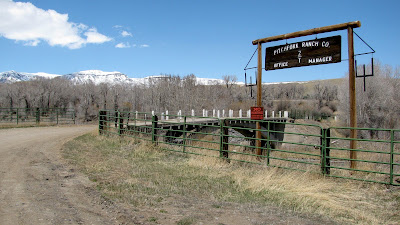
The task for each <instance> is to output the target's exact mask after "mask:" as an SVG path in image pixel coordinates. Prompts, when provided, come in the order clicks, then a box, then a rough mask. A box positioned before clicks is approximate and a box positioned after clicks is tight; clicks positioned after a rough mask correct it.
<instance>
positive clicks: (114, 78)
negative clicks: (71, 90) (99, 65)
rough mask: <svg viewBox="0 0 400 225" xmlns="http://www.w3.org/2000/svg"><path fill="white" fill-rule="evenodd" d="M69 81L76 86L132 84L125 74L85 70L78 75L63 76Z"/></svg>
mask: <svg viewBox="0 0 400 225" xmlns="http://www.w3.org/2000/svg"><path fill="white" fill-rule="evenodd" d="M62 77H63V78H65V79H67V80H71V81H72V82H74V83H75V84H81V83H87V82H93V83H94V84H96V85H97V84H101V83H108V84H121V83H128V84H129V83H132V80H131V79H130V78H129V77H128V76H126V75H125V74H123V73H120V72H117V71H114V72H104V71H101V70H85V71H80V72H76V73H71V74H67V75H64V76H62Z"/></svg>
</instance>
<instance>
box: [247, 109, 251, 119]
mask: <svg viewBox="0 0 400 225" xmlns="http://www.w3.org/2000/svg"><path fill="white" fill-rule="evenodd" d="M247 118H251V110H250V109H249V110H247Z"/></svg>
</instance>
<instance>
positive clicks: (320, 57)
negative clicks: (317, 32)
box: [265, 35, 342, 70]
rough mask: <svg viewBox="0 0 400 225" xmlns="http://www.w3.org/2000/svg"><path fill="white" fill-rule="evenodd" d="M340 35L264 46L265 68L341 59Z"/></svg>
mask: <svg viewBox="0 0 400 225" xmlns="http://www.w3.org/2000/svg"><path fill="white" fill-rule="evenodd" d="M341 45H342V38H341V36H340V35H338V36H333V37H327V38H321V39H314V40H309V41H301V42H296V43H291V44H285V45H279V46H274V47H269V48H266V50H265V70H276V69H284V68H291V67H299V66H312V65H319V64H327V63H337V62H340V61H341V50H342V48H341V47H342V46H341Z"/></svg>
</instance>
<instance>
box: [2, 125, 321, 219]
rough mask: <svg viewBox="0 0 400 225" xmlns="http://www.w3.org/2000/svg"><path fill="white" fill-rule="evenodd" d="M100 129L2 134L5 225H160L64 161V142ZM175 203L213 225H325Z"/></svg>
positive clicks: (237, 208) (277, 214)
mask: <svg viewBox="0 0 400 225" xmlns="http://www.w3.org/2000/svg"><path fill="white" fill-rule="evenodd" d="M95 130H96V126H69V127H36V128H17V129H3V130H0V224H1V225H8V224H156V222H151V221H152V220H151V218H153V217H154V216H155V215H158V214H162V213H161V212H158V211H154V209H153V208H146V207H144V208H138V209H135V208H134V207H131V206H126V205H121V204H117V203H113V202H111V201H108V200H105V199H104V198H102V197H101V195H100V194H99V192H98V191H96V187H95V184H94V182H91V181H90V180H89V179H88V178H87V176H85V175H83V174H82V173H80V172H78V171H74V169H73V167H72V166H70V165H69V164H68V163H66V162H65V161H64V159H63V158H62V156H61V148H62V145H63V144H64V143H65V142H67V141H69V140H72V139H73V138H75V137H77V136H79V135H82V134H84V133H88V132H91V131H93V132H95ZM190 201H191V202H193V200H190ZM171 202H172V203H174V202H176V200H171ZM186 202H187V200H186ZM172 203H171V204H172ZM174 204H178V205H177V206H176V207H172V208H170V209H169V211H170V213H172V214H173V213H174V212H175V211H176V214H177V215H178V214H179V215H186V214H187V215H196V216H197V217H198V219H199V220H200V221H201V220H205V221H213V222H210V223H208V224H222V223H219V222H218V221H224V223H225V224H265V221H267V222H266V223H267V224H270V223H273V224H320V222H321V221H320V219H319V218H311V219H310V218H307V217H302V216H299V215H298V214H293V213H287V212H284V211H282V210H280V209H278V208H276V207H265V208H262V209H254V210H250V211H249V210H245V209H243V207H242V205H241V204H239V203H234V204H227V205H224V209H215V208H212V207H211V205H212V203H209V204H208V203H207V201H200V202H197V203H196V204H194V203H193V204H194V205H192V206H191V207H189V206H187V204H186V203H185V200H182V201H178V202H176V203H174ZM174 204H172V205H174ZM185 204H186V205H185ZM247 205H248V204H247ZM245 208H246V207H245ZM247 208H249V207H247ZM247 208H246V209H247ZM250 208H251V207H250ZM148 218H150V220H149V219H148ZM251 218H252V219H251ZM253 220H254V221H253ZM176 221H177V219H176V218H175V217H174V216H170V217H168V216H165V217H160V221H159V222H158V223H161V224H176ZM261 221H264V222H261ZM185 224H189V223H185ZM199 224H203V223H199Z"/></svg>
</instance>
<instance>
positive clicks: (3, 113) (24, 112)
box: [0, 108, 75, 125]
mask: <svg viewBox="0 0 400 225" xmlns="http://www.w3.org/2000/svg"><path fill="white" fill-rule="evenodd" d="M0 123H1V124H2V125H15V124H16V125H19V124H43V123H44V124H72V123H73V124H74V123H75V110H73V109H69V108H0Z"/></svg>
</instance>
